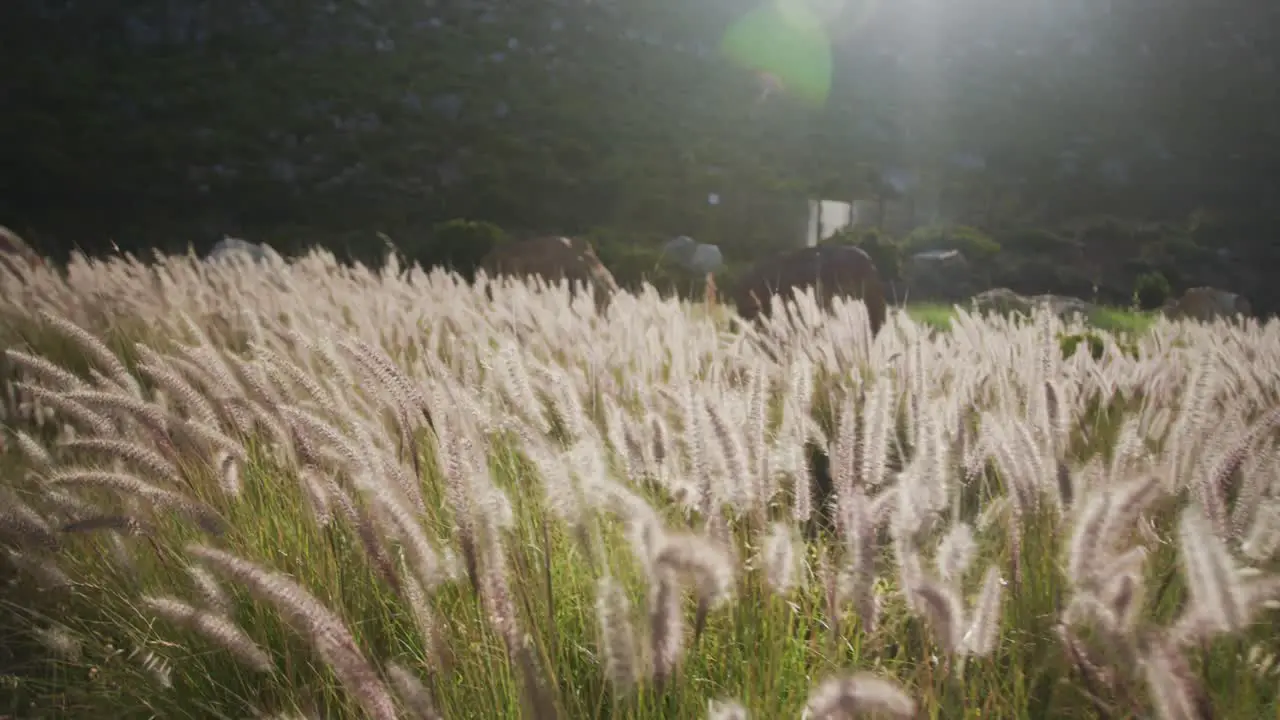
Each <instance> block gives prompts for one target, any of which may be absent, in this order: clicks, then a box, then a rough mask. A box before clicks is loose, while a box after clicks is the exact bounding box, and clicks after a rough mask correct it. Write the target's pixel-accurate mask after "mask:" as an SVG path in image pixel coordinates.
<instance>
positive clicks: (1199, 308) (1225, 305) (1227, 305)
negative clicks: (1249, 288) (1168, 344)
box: [1162, 287, 1253, 322]
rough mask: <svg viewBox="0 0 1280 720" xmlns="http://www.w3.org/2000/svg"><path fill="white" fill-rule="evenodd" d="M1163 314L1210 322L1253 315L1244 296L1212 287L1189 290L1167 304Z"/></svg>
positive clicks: (1176, 317) (1170, 316)
mask: <svg viewBox="0 0 1280 720" xmlns="http://www.w3.org/2000/svg"><path fill="white" fill-rule="evenodd" d="M1162 312H1163V313H1164V314H1165V316H1166V317H1169V318H1171V319H1187V320H1198V321H1200V322H1210V321H1212V320H1215V319H1217V318H1220V317H1234V316H1236V315H1244V316H1248V315H1251V314H1252V313H1253V308H1252V306H1250V304H1249V301H1248V300H1247V299H1245V298H1244V297H1243V296H1242V295H1238V294H1236V293H1233V292H1228V291H1226V290H1219V289H1217V288H1211V287H1194V288H1189V289H1188V290H1187V291H1186V292H1184V293H1183V294H1182V297H1180V298H1176V299H1173V300H1170V301H1169V302H1167V303H1165V306H1164V307H1163V308H1162Z"/></svg>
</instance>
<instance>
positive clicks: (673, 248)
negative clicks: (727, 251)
mask: <svg viewBox="0 0 1280 720" xmlns="http://www.w3.org/2000/svg"><path fill="white" fill-rule="evenodd" d="M662 254H663V255H665V256H666V257H668V258H671V260H672V261H673V262H675V263H676V264H677V265H679V266H680V267H681V268H683V269H685V270H688V271H689V272H692V273H695V274H697V275H706V274H707V273H713V272H715V271H717V270H719V269H720V268H721V267H722V266H723V265H724V254H723V253H721V252H720V247H719V246H718V245H711V244H707V243H698V242H694V240H693V238H690V237H687V236H685V235H681V236H680V237H677V238H672V239H671V240H670V241H668V242H667V244H666V245H664V246H663V247H662Z"/></svg>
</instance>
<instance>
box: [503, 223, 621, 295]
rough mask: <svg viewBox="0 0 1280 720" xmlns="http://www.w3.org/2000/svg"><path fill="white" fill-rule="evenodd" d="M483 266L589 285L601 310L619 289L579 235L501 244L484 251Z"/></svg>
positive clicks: (527, 275)
mask: <svg viewBox="0 0 1280 720" xmlns="http://www.w3.org/2000/svg"><path fill="white" fill-rule="evenodd" d="M480 268H481V269H482V270H484V271H485V273H486V274H487V275H489V277H498V276H499V275H510V276H512V277H518V278H528V277H531V276H538V277H541V278H542V279H544V280H545V281H547V282H549V283H550V282H558V281H559V280H561V279H566V280H569V281H570V282H572V283H583V284H584V285H590V286H591V287H592V288H593V289H594V297H595V302H596V308H597V309H598V310H600V311H601V312H603V311H604V310H605V309H606V308H607V307H608V306H609V301H610V300H611V299H612V298H613V295H614V294H615V293H617V292H618V283H617V281H615V280H614V279H613V274H612V273H610V272H609V269H608V268H606V267H605V266H604V263H601V262H600V258H598V257H596V253H595V250H593V249H592V248H591V244H590V243H588V242H587V241H585V240H581V239H577V238H567V237H556V236H550V237H541V238H535V239H533V240H523V241H520V242H514V243H510V244H506V245H501V246H499V247H497V248H494V249H493V250H492V251H490V252H489V254H488V255H485V257H484V259H483V260H481V261H480Z"/></svg>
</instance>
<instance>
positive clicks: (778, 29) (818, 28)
mask: <svg viewBox="0 0 1280 720" xmlns="http://www.w3.org/2000/svg"><path fill="white" fill-rule="evenodd" d="M720 49H721V51H722V52H723V53H724V54H725V55H726V56H727V57H728V58H729V59H730V60H732V61H733V62H735V63H737V64H739V65H741V66H742V67H744V68H747V69H749V70H754V71H757V72H762V73H768V74H770V75H773V76H774V77H776V78H777V79H778V80H779V81H780V82H781V83H782V86H783V87H784V88H785V89H786V91H787V92H788V93H791V94H793V95H795V96H796V97H799V98H800V99H802V100H805V101H807V102H810V103H813V104H815V105H822V104H824V103H826V101H827V95H828V94H830V92H831V41H830V39H829V38H828V36H827V32H826V29H825V28H824V27H823V24H822V20H821V19H820V18H819V17H818V15H817V14H816V13H814V12H813V11H812V10H811V9H809V7H808V6H807V5H806V4H805V3H804V2H803V0H775V1H774V2H770V3H769V4H768V5H765V6H763V7H760V8H757V9H755V10H753V11H752V12H750V13H748V14H747V15H745V16H743V18H742V19H741V20H738V21H737V22H736V23H734V24H733V25H732V26H731V27H730V28H729V29H728V30H727V31H726V32H725V34H724V39H723V40H721V42H720Z"/></svg>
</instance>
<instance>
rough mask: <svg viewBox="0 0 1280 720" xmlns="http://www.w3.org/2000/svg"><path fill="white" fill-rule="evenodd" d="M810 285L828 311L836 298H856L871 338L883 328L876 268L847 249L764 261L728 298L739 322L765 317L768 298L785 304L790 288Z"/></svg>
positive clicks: (792, 254) (862, 255) (822, 248)
mask: <svg viewBox="0 0 1280 720" xmlns="http://www.w3.org/2000/svg"><path fill="white" fill-rule="evenodd" d="M809 286H814V287H815V290H816V294H817V297H818V301H819V302H820V303H821V304H822V306H823V307H825V308H828V309H829V308H830V307H831V300H832V298H834V297H836V296H837V295H840V296H845V297H852V298H855V299H859V300H861V301H862V302H863V303H864V304H866V306H867V316H868V318H869V319H870V321H871V333H872V334H873V335H874V334H875V333H877V332H879V331H880V328H881V326H883V325H884V322H885V317H886V314H887V312H888V311H887V308H886V305H885V298H884V286H883V285H882V284H881V282H880V274H879V273H878V272H877V270H876V265H875V263H874V262H872V260H871V257H870V256H869V255H867V254H866V253H865V252H863V251H862V250H859V249H858V248H855V247H849V246H847V245H819V246H817V247H806V248H800V249H798V250H788V251H785V252H782V253H779V254H777V255H775V256H773V257H770V258H766V259H765V260H762V261H761V262H759V263H757V264H756V266H755V267H754V268H752V269H751V271H750V272H748V273H747V274H746V275H744V276H743V277H742V279H741V280H740V281H739V282H738V286H737V288H736V289H735V291H734V294H733V300H734V304H735V305H737V308H738V314H739V315H741V316H742V318H743V319H744V320H754V319H756V318H757V317H759V316H762V315H763V316H766V317H767V316H768V315H769V313H770V311H771V308H770V296H771V295H779V296H780V297H782V298H784V299H788V300H789V299H790V297H791V291H792V289H794V288H804V287H809Z"/></svg>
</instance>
